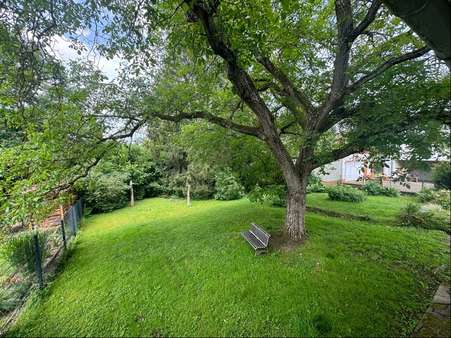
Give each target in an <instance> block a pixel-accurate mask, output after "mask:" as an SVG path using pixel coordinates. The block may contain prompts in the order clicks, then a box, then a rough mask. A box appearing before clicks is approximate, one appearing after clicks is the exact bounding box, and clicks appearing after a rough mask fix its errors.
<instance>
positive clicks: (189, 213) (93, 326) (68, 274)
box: [9, 199, 447, 336]
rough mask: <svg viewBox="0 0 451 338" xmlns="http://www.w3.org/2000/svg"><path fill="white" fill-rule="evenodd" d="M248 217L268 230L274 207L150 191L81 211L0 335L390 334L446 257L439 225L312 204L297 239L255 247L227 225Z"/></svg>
mask: <svg viewBox="0 0 451 338" xmlns="http://www.w3.org/2000/svg"><path fill="white" fill-rule="evenodd" d="M251 221H256V222H257V223H260V224H262V225H264V226H265V227H266V228H267V229H270V230H275V229H277V228H278V227H279V226H280V224H281V223H282V221H283V209H280V208H269V207H264V206H256V205H253V204H250V203H249V202H247V201H246V200H240V201H230V202H219V201H201V202H200V201H199V202H194V203H193V207H192V208H190V209H188V208H187V207H186V206H185V204H184V202H183V201H173V200H164V199H151V200H145V201H141V202H139V203H138V204H137V206H136V207H135V208H133V209H130V208H125V209H122V210H118V211H115V212H112V213H109V214H104V215H98V216H93V217H90V218H89V219H88V221H87V222H86V226H85V227H84V230H83V231H82V232H81V234H80V236H79V238H78V243H77V246H76V249H75V252H74V254H73V256H72V257H71V259H70V260H69V262H68V264H67V266H66V268H65V271H64V272H63V273H62V274H61V275H60V276H59V277H58V278H57V280H56V281H55V282H54V284H53V285H52V286H51V287H50V288H49V289H48V290H47V292H48V294H46V295H43V297H42V298H41V299H40V300H37V299H35V301H34V302H32V303H31V304H30V305H29V307H28V308H27V309H26V311H25V313H23V315H22V316H21V318H20V320H19V321H18V323H17V325H16V326H15V327H14V328H13V329H12V330H11V331H10V333H9V334H11V335H21V336H22V335H28V336H29V335H32V336H42V335H45V336H49V335H58V336H69V335H77V336H80V335H96V336H99V335H107V336H119V335H127V336H130V335H140V336H143V335H158V334H161V335H176V336H181V335H189V336H192V335H202V336H211V335H247V336H249V335H257V336H261V335H278V336H280V335H303V336H305V335H319V334H321V332H323V333H328V334H329V335H332V336H337V335H351V336H368V335H371V336H375V335H378V336H393V335H397V334H405V333H409V331H410V330H412V329H413V327H414V325H415V320H416V319H418V318H419V317H420V315H421V313H422V311H424V310H425V307H426V306H427V303H428V302H429V300H430V297H431V295H432V293H433V291H434V290H433V289H434V288H435V287H436V286H437V280H436V276H435V275H434V274H433V273H432V271H433V270H434V269H435V268H436V267H437V266H439V265H442V264H446V262H447V257H446V254H445V247H446V245H445V243H444V239H445V237H446V236H445V234H443V233H441V232H436V231H422V230H415V229H401V228H396V227H388V226H383V225H376V224H365V223H361V222H351V221H348V220H339V219H333V218H328V217H324V216H321V215H315V214H310V215H308V216H307V224H308V229H309V236H310V237H309V240H308V241H307V243H306V244H305V245H304V246H302V247H300V248H299V249H297V250H295V251H292V252H289V253H280V252H272V253H271V254H269V255H268V256H259V257H255V256H254V255H253V253H252V252H251V250H250V248H249V247H248V245H247V244H246V243H245V242H244V240H243V239H242V238H240V235H239V232H240V231H241V230H244V229H246V228H247V227H248V225H249V223H250V222H251ZM318 315H321V316H320V317H319V318H322V319H321V320H318V319H317V320H315V319H314V318H315V317H316V318H318ZM315 322H316V323H317V324H316V327H315V324H314V323H315ZM318 322H320V324H318ZM329 325H330V330H331V331H329V329H328V326H329ZM317 327H319V329H318V328H317Z"/></svg>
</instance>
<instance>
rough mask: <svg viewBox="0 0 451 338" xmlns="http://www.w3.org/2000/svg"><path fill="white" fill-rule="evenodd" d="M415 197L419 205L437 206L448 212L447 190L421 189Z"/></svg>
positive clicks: (448, 195) (448, 194) (448, 192)
mask: <svg viewBox="0 0 451 338" xmlns="http://www.w3.org/2000/svg"><path fill="white" fill-rule="evenodd" d="M417 197H418V200H419V201H420V202H421V203H433V204H438V205H440V206H441V207H442V208H443V209H445V210H449V207H450V191H449V190H434V189H422V190H421V191H420V192H419V193H418V194H417Z"/></svg>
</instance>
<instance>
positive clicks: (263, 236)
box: [251, 223, 271, 246]
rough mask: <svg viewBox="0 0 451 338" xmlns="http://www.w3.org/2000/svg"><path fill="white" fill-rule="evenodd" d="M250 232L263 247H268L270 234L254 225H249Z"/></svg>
mask: <svg viewBox="0 0 451 338" xmlns="http://www.w3.org/2000/svg"><path fill="white" fill-rule="evenodd" d="M251 232H252V233H253V234H254V236H255V237H257V238H258V239H259V240H260V242H262V243H263V244H264V245H265V246H268V243H269V238H270V237H271V235H270V234H268V233H267V232H266V231H265V230H263V229H262V228H260V227H259V226H258V225H257V224H255V223H252V224H251Z"/></svg>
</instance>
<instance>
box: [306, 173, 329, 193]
mask: <svg viewBox="0 0 451 338" xmlns="http://www.w3.org/2000/svg"><path fill="white" fill-rule="evenodd" d="M325 191H326V187H325V186H324V184H323V183H322V182H321V179H320V178H319V177H318V176H315V175H313V174H312V175H310V176H309V178H308V184H307V192H308V193H310V192H325Z"/></svg>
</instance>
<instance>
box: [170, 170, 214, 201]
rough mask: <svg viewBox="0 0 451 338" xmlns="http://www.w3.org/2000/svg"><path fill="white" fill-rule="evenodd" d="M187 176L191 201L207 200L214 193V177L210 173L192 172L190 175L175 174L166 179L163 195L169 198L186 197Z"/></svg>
mask: <svg viewBox="0 0 451 338" xmlns="http://www.w3.org/2000/svg"><path fill="white" fill-rule="evenodd" d="M188 175H189V177H190V182H191V184H190V196H191V198H192V199H209V198H212V197H213V195H214V193H215V188H214V177H213V176H212V175H211V176H210V173H205V172H199V171H194V170H192V171H191V173H189V174H188V173H183V174H176V175H172V176H168V177H167V178H166V191H165V193H166V194H167V195H170V196H176V197H180V198H183V197H186V194H187V181H188Z"/></svg>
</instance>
